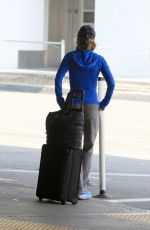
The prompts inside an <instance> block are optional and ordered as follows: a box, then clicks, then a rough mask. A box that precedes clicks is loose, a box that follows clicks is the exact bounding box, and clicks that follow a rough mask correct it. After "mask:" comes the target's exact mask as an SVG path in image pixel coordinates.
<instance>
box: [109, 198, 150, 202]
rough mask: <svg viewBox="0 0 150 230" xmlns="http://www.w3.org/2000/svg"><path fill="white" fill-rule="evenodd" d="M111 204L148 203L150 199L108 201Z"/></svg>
mask: <svg viewBox="0 0 150 230" xmlns="http://www.w3.org/2000/svg"><path fill="white" fill-rule="evenodd" d="M106 201H107V202H111V203H133V202H147V201H150V198H131V199H116V200H106Z"/></svg>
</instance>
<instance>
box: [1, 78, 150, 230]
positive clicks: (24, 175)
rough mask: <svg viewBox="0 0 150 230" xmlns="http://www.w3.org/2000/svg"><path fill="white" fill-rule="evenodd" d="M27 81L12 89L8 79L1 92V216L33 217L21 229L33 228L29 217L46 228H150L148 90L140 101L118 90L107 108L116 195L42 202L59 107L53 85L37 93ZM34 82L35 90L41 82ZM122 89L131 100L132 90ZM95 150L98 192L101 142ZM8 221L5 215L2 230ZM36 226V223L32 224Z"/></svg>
mask: <svg viewBox="0 0 150 230" xmlns="http://www.w3.org/2000/svg"><path fill="white" fill-rule="evenodd" d="M7 83H8V82H7ZM18 84H20V83H18ZM18 84H17V87H18V88H19V89H20V87H19V86H18ZM26 84H27V83H25V84H23V86H22V87H23V88H24V93H23V92H20V93H19V92H16V91H15V90H13V91H14V92H10V91H9V90H10V88H11V85H12V82H10V83H9V85H7V86H6V83H5V82H3V83H2V84H1V85H3V87H6V88H5V90H4V88H3V90H2V91H1V92H0V104H1V115H0V116H1V119H0V127H1V131H0V217H3V218H6V219H8V220H9V219H10V220H19V221H25V222H27V225H26V228H24V227H23V224H22V225H20V226H19V224H18V225H16V227H15V228H14V229H16V230H17V229H18V230H19V229H28V230H29V229H30V228H29V225H28V222H31V223H40V224H44V226H43V225H42V229H46V226H45V224H46V225H48V226H49V225H52V226H58V227H60V226H62V227H68V228H72V229H77V230H79V229H80V230H81V229H82V230H83V229H84V230H92V229H95V230H99V229H104V230H105V229H108V230H109V229H118V230H122V229H126V228H128V229H136V230H137V229H140V230H145V229H149V228H150V224H149V222H150V211H149V210H150V196H149V191H150V183H149V178H150V167H149V163H150V162H149V160H150V158H149V152H150V149H149V148H150V146H149V136H150V135H149V127H148V124H149V123H148V122H149V115H150V109H149V102H148V97H149V94H148V91H147V93H146V95H145V94H142V95H143V99H144V98H145V100H144V101H143V99H142V100H140V101H138V100H137V97H136V96H133V97H131V98H130V100H122V99H120V98H119V94H117V95H116V96H115V97H114V100H113V101H112V103H111V105H110V107H109V109H108V110H107V113H106V117H107V121H108V124H107V132H108V133H109V134H108V138H107V146H108V148H107V157H106V182H107V192H108V194H109V195H111V196H112V198H110V199H107V200H104V199H96V198H92V199H91V200H89V201H79V203H78V204H77V205H75V206H74V205H71V204H69V203H68V204H67V205H66V206H62V205H59V204H56V203H51V202H49V201H46V200H45V201H44V202H42V203H40V202H39V201H38V199H37V198H36V196H35V189H36V182H37V176H38V166H39V160H40V147H41V145H42V143H43V142H44V141H45V133H44V132H45V131H44V122H45V116H46V114H47V113H48V111H49V110H51V111H54V110H57V109H58V107H57V104H56V103H55V97H54V95H53V94H52V93H53V86H52V85H51V88H50V87H48V90H49V94H39V93H38V94H37V93H35V91H32V90H31V92H32V93H27V91H28V90H25V87H27V88H26V89H28V86H27V85H26ZM15 85H16V83H15V84H14V86H15ZM30 87H33V88H34V89H35V87H38V85H35V84H34V85H30ZM33 88H32V89H33ZM40 88H41V86H40ZM44 88H46V87H45V86H44ZM66 88H67V87H66ZM11 89H12V88H11ZM66 91H67V90H66ZM66 91H65V92H66ZM37 92H41V91H40V90H39V91H37ZM121 94H122V95H123V99H125V98H126V95H125V94H123V93H122V92H121ZM121 94H120V95H121ZM131 94H132V93H130V95H131ZM139 96H140V95H139ZM115 98H117V100H116V99H115ZM135 98H136V100H135ZM128 99H129V98H128ZM133 99H134V100H133ZM115 124H117V125H115ZM129 124H130V125H129ZM94 153H95V154H94V157H93V165H92V170H91V178H90V179H91V182H92V183H93V186H92V187H90V190H91V191H92V192H93V195H96V194H97V193H98V192H99V182H98V179H99V178H98V154H97V153H98V142H96V145H95V151H94ZM11 223H12V222H11ZM21 223H22V222H21ZM2 224H3V222H1V219H0V229H2V227H1V226H2ZM12 224H13V223H12ZM12 226H13V225H12ZM34 228H35V225H32V228H31V229H34ZM4 229H8V228H7V227H6V228H4ZM11 229H13V228H11ZM36 229H40V226H39V225H38V226H36ZM49 229H50V228H49Z"/></svg>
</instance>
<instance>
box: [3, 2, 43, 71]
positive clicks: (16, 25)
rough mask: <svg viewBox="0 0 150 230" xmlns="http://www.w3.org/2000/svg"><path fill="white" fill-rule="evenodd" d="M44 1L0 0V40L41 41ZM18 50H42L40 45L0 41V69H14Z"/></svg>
mask: <svg viewBox="0 0 150 230" xmlns="http://www.w3.org/2000/svg"><path fill="white" fill-rule="evenodd" d="M43 39H44V0H0V40H23V41H24V40H25V41H43ZM18 49H21V50H24V49H29V50H30V49H32V50H34V49H35V50H36V49H38V50H39V49H42V46H41V45H31V44H23V43H9V44H8V43H6V42H2V41H0V67H1V68H7V67H9V68H16V67H17V63H18Z"/></svg>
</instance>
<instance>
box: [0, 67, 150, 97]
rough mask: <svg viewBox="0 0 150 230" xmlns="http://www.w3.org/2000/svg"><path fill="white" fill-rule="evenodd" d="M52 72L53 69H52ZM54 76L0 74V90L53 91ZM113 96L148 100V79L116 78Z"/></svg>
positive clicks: (65, 83) (64, 83)
mask: <svg viewBox="0 0 150 230" xmlns="http://www.w3.org/2000/svg"><path fill="white" fill-rule="evenodd" d="M53 72H54V71H53ZM54 78H55V74H54V73H53V74H52V76H47V75H36V74H35V75H34V74H32V75H30V74H27V75H26V74H2V73H1V74H0V90H10V91H23V92H35V93H36V92H37V93H54ZM63 88H64V92H68V90H69V85H68V78H67V77H66V78H65V79H64V81H63ZM114 98H120V99H127V100H130V99H134V100H144V101H145V100H146V101H149V100H150V81H149V82H144V81H143V82H142V81H129V80H121V79H120V80H116V88H115V93H114Z"/></svg>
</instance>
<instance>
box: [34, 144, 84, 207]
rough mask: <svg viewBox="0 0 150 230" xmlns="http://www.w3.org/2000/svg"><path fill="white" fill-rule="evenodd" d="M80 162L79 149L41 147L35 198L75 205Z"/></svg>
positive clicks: (80, 151) (80, 152)
mask: <svg viewBox="0 0 150 230" xmlns="http://www.w3.org/2000/svg"><path fill="white" fill-rule="evenodd" d="M81 161H82V150H81V149H68V148H65V147H64V148H63V147H56V146H50V145H47V144H45V145H43V146H42V154H41V162H40V170H39V178H38V185H37V191H36V195H37V197H39V199H40V200H41V199H43V198H47V199H50V200H54V201H61V203H62V204H65V203H66V202H67V201H68V202H71V203H72V204H76V203H77V202H78V185H79V177H80V168H81Z"/></svg>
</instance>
